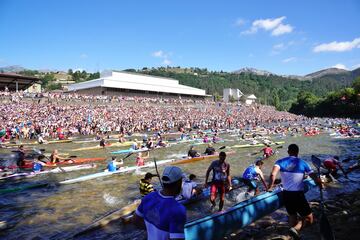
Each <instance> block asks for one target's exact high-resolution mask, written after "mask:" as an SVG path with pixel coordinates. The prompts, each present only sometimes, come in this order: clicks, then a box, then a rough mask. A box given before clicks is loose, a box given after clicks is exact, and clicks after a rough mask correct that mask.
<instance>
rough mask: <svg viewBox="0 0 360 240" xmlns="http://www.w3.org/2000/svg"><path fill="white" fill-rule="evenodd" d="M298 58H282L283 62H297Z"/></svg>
mask: <svg viewBox="0 0 360 240" xmlns="http://www.w3.org/2000/svg"><path fill="white" fill-rule="evenodd" d="M296 60H297V58H296V57H290V58H286V59H284V60H282V62H283V63H289V62H295V61H296Z"/></svg>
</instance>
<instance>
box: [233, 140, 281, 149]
mask: <svg viewBox="0 0 360 240" xmlns="http://www.w3.org/2000/svg"><path fill="white" fill-rule="evenodd" d="M284 143H285V142H284V141H279V142H271V143H269V144H268V145H270V146H273V145H281V144H284ZM265 146H266V145H265V144H264V143H258V144H242V145H234V146H231V147H232V148H250V147H265Z"/></svg>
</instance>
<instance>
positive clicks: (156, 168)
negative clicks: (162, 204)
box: [154, 158, 164, 188]
mask: <svg viewBox="0 0 360 240" xmlns="http://www.w3.org/2000/svg"><path fill="white" fill-rule="evenodd" d="M154 164H155V170H156V174H157V176H158V178H159V181H160V184H161V187H162V188H164V185H163V182H162V181H161V178H160V174H159V170H158V167H157V163H156V158H154Z"/></svg>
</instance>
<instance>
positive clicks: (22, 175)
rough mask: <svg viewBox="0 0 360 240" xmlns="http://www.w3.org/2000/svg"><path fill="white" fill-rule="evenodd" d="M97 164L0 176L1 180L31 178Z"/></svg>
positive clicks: (82, 168) (86, 167) (88, 167)
mask: <svg viewBox="0 0 360 240" xmlns="http://www.w3.org/2000/svg"><path fill="white" fill-rule="evenodd" d="M95 167H96V165H95V164H84V165H76V166H68V167H62V168H59V167H57V168H54V169H51V170H45V171H41V172H27V173H14V174H11V175H8V176H4V177H0V180H18V179H23V178H31V177H36V176H39V175H44V174H47V173H64V172H73V171H80V170H84V169H90V168H95Z"/></svg>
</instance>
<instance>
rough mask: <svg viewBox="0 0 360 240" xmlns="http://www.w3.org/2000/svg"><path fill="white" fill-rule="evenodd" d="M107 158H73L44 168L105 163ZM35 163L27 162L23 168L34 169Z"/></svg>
mask: <svg viewBox="0 0 360 240" xmlns="http://www.w3.org/2000/svg"><path fill="white" fill-rule="evenodd" d="M105 159H106V158H71V159H70V160H66V161H62V162H57V163H50V162H48V163H46V164H45V165H44V167H57V166H58V165H75V164H81V163H88V162H97V161H104V160H105ZM32 167H33V162H32V161H26V162H25V165H24V166H22V167H21V168H32Z"/></svg>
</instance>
